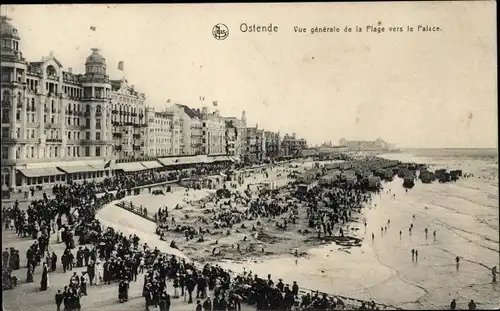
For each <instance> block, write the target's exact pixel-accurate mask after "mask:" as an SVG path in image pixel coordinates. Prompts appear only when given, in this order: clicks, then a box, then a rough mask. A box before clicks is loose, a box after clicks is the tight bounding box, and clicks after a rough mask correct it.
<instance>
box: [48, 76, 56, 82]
mask: <svg viewBox="0 0 500 311" xmlns="http://www.w3.org/2000/svg"><path fill="white" fill-rule="evenodd" d="M47 79H48V80H53V81H59V77H58V76H56V75H47Z"/></svg>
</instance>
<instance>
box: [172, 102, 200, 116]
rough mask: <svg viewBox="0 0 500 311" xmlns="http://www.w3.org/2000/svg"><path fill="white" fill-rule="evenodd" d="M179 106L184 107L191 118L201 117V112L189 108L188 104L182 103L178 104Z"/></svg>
mask: <svg viewBox="0 0 500 311" xmlns="http://www.w3.org/2000/svg"><path fill="white" fill-rule="evenodd" d="M176 105H177V106H178V107H180V108H182V109H184V112H185V113H186V114H187V115H188V116H189V117H190V118H191V119H194V118H198V119H201V113H200V112H199V111H197V110H194V109H191V108H189V107H188V106H186V105H180V104H176Z"/></svg>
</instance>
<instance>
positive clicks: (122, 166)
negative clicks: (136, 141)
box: [116, 162, 146, 172]
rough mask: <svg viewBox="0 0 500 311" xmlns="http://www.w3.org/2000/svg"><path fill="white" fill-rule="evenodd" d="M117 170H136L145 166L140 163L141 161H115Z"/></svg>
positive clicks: (143, 168) (140, 169)
mask: <svg viewBox="0 0 500 311" xmlns="http://www.w3.org/2000/svg"><path fill="white" fill-rule="evenodd" d="M116 169H117V170H123V171H124V172H137V171H142V170H145V169H146V168H145V167H144V166H143V165H142V164H141V162H127V163H116Z"/></svg>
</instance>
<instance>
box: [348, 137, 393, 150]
mask: <svg viewBox="0 0 500 311" xmlns="http://www.w3.org/2000/svg"><path fill="white" fill-rule="evenodd" d="M339 145H340V146H343V147H346V148H347V150H349V151H378V150H388V149H389V148H390V147H391V145H390V144H389V143H387V142H386V141H384V140H382V139H380V138H378V139H377V140H374V141H359V140H350V141H349V140H346V139H345V138H342V139H340V140H339Z"/></svg>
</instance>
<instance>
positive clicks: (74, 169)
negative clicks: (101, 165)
mask: <svg viewBox="0 0 500 311" xmlns="http://www.w3.org/2000/svg"><path fill="white" fill-rule="evenodd" d="M59 168H60V169H62V170H63V171H65V172H66V173H68V174H71V173H81V172H95V171H97V169H95V168H94V167H92V166H90V165H75V166H59Z"/></svg>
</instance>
